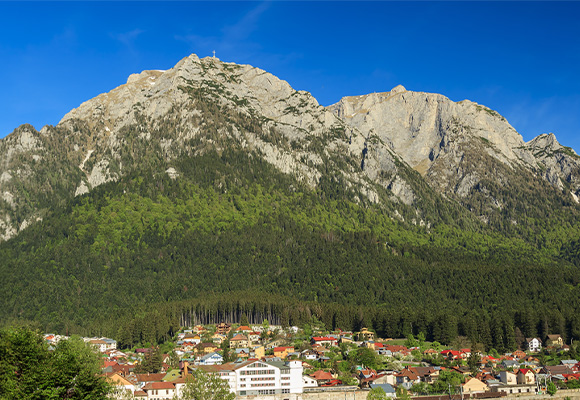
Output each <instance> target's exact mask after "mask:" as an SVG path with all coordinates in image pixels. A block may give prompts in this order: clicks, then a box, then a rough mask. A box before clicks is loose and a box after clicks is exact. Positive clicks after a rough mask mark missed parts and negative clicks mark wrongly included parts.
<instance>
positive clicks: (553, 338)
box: [546, 335, 564, 349]
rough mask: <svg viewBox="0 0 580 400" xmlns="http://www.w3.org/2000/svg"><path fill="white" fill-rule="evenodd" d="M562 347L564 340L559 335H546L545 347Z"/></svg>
mask: <svg viewBox="0 0 580 400" xmlns="http://www.w3.org/2000/svg"><path fill="white" fill-rule="evenodd" d="M563 346H564V339H562V336H560V335H548V338H547V339H546V347H551V348H554V349H559V348H561V347H563Z"/></svg>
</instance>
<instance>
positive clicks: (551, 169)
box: [525, 133, 580, 202]
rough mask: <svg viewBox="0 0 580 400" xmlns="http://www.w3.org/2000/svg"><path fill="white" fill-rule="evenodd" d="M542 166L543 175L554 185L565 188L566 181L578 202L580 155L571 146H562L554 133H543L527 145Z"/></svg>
mask: <svg viewBox="0 0 580 400" xmlns="http://www.w3.org/2000/svg"><path fill="white" fill-rule="evenodd" d="M525 147H526V149H527V150H528V151H529V152H531V153H532V154H533V156H534V158H535V160H536V162H537V164H538V167H539V168H540V171H543V174H542V176H543V177H544V178H545V179H546V180H547V181H548V182H550V183H551V184H552V185H554V186H556V187H558V188H559V189H564V182H566V183H567V184H568V185H569V187H570V190H571V193H572V194H573V198H574V200H575V201H576V202H578V198H577V196H578V194H579V193H580V179H579V177H580V157H579V156H578V154H576V152H575V151H574V150H572V149H571V148H570V147H565V146H562V145H561V144H560V143H559V142H558V140H557V139H556V136H555V135H554V134H553V133H549V134H542V135H539V136H538V137H536V138H534V139H532V140H530V141H529V142H527V143H526V145H525Z"/></svg>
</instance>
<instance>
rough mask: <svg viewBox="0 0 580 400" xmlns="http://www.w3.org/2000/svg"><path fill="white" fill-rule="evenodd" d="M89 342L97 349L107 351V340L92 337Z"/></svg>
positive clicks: (102, 351)
mask: <svg viewBox="0 0 580 400" xmlns="http://www.w3.org/2000/svg"><path fill="white" fill-rule="evenodd" d="M87 343H88V344H90V345H91V346H93V347H94V348H95V349H96V350H97V351H100V352H101V353H104V352H105V351H107V342H105V341H104V340H101V339H90V340H88V342H87Z"/></svg>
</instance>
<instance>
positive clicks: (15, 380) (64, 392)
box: [0, 328, 111, 400]
mask: <svg viewBox="0 0 580 400" xmlns="http://www.w3.org/2000/svg"><path fill="white" fill-rule="evenodd" d="M99 372H100V359H99V356H98V355H97V354H96V353H95V352H94V351H93V349H91V348H90V347H89V345H87V344H86V343H85V342H84V341H83V340H82V339H80V338H78V337H72V338H70V339H68V340H61V341H60V342H59V343H58V344H57V345H56V346H55V348H54V350H53V351H49V349H48V345H47V344H46V343H45V341H44V339H43V337H42V336H41V335H40V334H38V333H37V332H34V331H32V330H30V329H28V328H7V329H5V330H2V331H0V398H2V399H5V400H12V399H14V400H23V399H54V400H57V399H63V398H67V399H79V400H80V399H83V400H97V399H99V400H100V399H103V398H105V397H106V395H107V394H108V393H109V391H110V390H111V388H110V385H109V384H108V383H107V382H106V381H105V379H104V377H102V376H100V375H99Z"/></svg>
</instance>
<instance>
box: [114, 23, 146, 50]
mask: <svg viewBox="0 0 580 400" xmlns="http://www.w3.org/2000/svg"><path fill="white" fill-rule="evenodd" d="M144 32H145V31H144V30H143V29H139V28H135V29H133V30H131V31H129V32H123V33H112V34H111V35H110V36H111V37H112V38H113V39H115V40H117V41H118V42H120V43H122V44H123V45H125V46H126V47H127V48H129V49H130V50H134V49H135V46H134V45H135V40H137V38H138V37H139V35H141V34H142V33H144Z"/></svg>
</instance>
